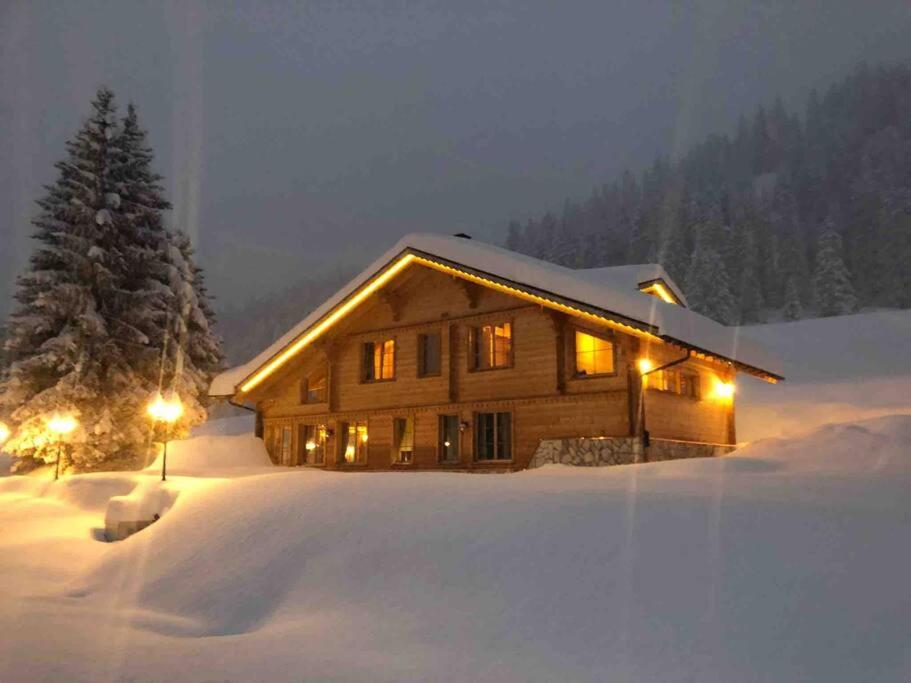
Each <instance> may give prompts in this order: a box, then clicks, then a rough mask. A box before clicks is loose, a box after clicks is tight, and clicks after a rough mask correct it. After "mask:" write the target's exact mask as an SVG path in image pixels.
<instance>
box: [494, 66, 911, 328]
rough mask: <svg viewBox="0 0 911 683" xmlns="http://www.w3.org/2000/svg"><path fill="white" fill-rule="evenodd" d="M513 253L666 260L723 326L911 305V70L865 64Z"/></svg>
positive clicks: (532, 231) (622, 187)
mask: <svg viewBox="0 0 911 683" xmlns="http://www.w3.org/2000/svg"><path fill="white" fill-rule="evenodd" d="M506 246H507V247H508V248H509V249H512V250H515V251H519V252H522V253H525V254H529V255H531V256H535V257H537V258H542V259H546V260H548V261H552V262H555V263H559V264H561V265H565V266H568V267H571V268H593V267H601V266H612V265H623V264H630V263H642V262H656V261H657V262H659V263H661V264H662V265H663V266H664V267H665V269H666V270H667V271H668V272H669V274H670V275H671V277H673V278H674V279H675V280H676V281H677V282H678V283H679V284H680V285H681V286H682V287H683V288H684V290H685V292H686V294H687V296H688V299H689V302H690V305H691V306H692V307H693V308H694V309H696V310H699V311H701V312H703V313H705V314H706V315H709V316H711V317H713V318H715V319H717V320H719V321H720V322H723V323H726V324H739V323H754V322H762V321H765V320H772V319H778V318H784V319H786V320H793V319H798V318H801V317H805V316H809V315H838V314H842V313H849V312H852V311H854V310H857V309H859V308H874V307H902V308H906V307H911V68H909V66H906V65H891V66H886V65H879V66H867V65H861V66H859V67H857V69H856V70H855V71H854V72H853V73H851V74H850V75H849V76H847V77H846V78H844V79H843V80H841V81H840V82H838V83H835V84H834V85H832V86H831V87H829V88H828V89H827V90H826V91H825V92H824V93H819V92H816V91H813V92H811V93H809V96H808V97H807V103H806V109H805V111H804V112H802V113H797V112H794V111H789V110H788V109H787V108H786V107H785V106H784V104H783V103H782V101H781V100H780V99H779V100H776V101H775V102H774V103H773V104H772V105H771V106H759V107H758V108H757V109H756V111H755V112H754V113H753V114H752V116H742V117H741V118H740V120H739V122H738V125H737V129H736V133H734V134H733V135H732V136H731V135H722V134H719V135H711V136H709V137H708V138H706V139H705V140H704V141H703V142H701V143H700V144H698V145H696V146H695V147H694V148H693V149H691V150H690V151H689V152H687V153H686V154H684V155H683V156H682V157H681V158H679V159H670V158H668V157H667V156H659V157H658V158H656V159H655V160H654V162H653V163H652V164H651V165H650V166H649V167H648V168H646V169H645V170H643V171H642V172H641V173H640V174H638V175H636V174H634V173H632V172H629V171H627V172H625V173H623V174H622V175H621V176H620V177H618V178H615V179H614V180H613V181H611V182H609V183H607V184H605V185H603V186H602V187H599V188H596V189H595V190H594V191H593V193H592V195H591V196H590V197H589V198H588V199H585V200H583V201H577V200H573V199H567V200H566V201H565V202H564V204H563V208H562V211H560V212H548V213H546V214H544V215H543V216H541V217H539V218H536V219H532V220H529V221H528V222H527V223H525V224H524V225H521V224H519V223H518V222H515V221H513V222H511V223H510V224H509V226H508V232H507V237H506Z"/></svg>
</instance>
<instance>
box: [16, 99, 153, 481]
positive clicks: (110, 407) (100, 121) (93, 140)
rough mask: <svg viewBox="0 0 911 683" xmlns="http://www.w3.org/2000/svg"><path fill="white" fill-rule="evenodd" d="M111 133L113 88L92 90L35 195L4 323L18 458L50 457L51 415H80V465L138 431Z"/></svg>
mask: <svg viewBox="0 0 911 683" xmlns="http://www.w3.org/2000/svg"><path fill="white" fill-rule="evenodd" d="M117 134H118V130H117V124H116V120H115V106H114V97H113V94H112V93H111V92H110V91H109V90H106V89H102V90H99V91H98V93H97V95H96V97H95V100H94V101H93V102H92V113H91V116H90V118H89V119H88V121H86V122H85V124H84V125H83V127H82V129H81V130H80V131H79V132H78V133H77V134H76V136H75V138H74V139H72V140H70V141H69V142H67V144H66V147H67V157H66V159H64V160H63V161H60V162H58V163H57V164H56V168H57V170H58V172H59V175H58V178H57V180H56V182H55V183H54V184H53V185H50V186H48V187H47V193H46V194H45V196H44V197H43V198H42V199H40V200H39V201H38V206H39V208H40V213H39V215H38V217H37V218H36V219H35V220H34V221H33V224H34V225H35V227H36V232H35V234H34V239H35V240H36V241H37V242H38V247H37V249H36V250H35V252H34V253H33V254H32V256H31V259H30V262H29V269H28V271H27V272H26V273H25V274H24V275H23V276H21V277H20V278H19V280H18V284H17V292H16V300H17V302H18V308H17V309H16V311H15V312H14V314H13V315H12V316H11V318H10V321H9V324H8V327H9V337H8V339H7V350H8V352H9V354H10V356H11V361H12V363H11V366H10V368H9V370H8V373H7V377H6V380H5V381H4V383H3V387H2V394H0V411H2V412H3V413H5V414H6V415H7V416H8V417H9V419H10V420H11V421H12V422H13V424H14V425H15V430H14V436H13V438H12V439H10V441H9V442H8V443H7V445H6V449H7V450H8V451H10V452H12V453H14V454H15V455H17V456H19V457H20V458H23V459H25V460H29V459H30V460H32V461H41V460H43V461H45V462H50V461H51V460H53V458H54V457H55V455H56V444H55V443H53V442H52V441H49V439H48V436H47V429H46V424H45V423H46V421H47V419H48V418H49V417H50V416H51V415H53V414H54V413H58V412H60V413H69V414H72V415H74V416H75V417H77V419H78V421H79V424H80V429H79V430H78V431H77V432H76V433H74V434H73V435H72V436H71V437H70V440H71V442H72V453H71V456H72V459H73V460H74V462H75V463H76V464H77V465H79V466H82V467H91V466H93V465H97V464H99V463H100V462H101V461H103V460H105V459H110V458H116V457H118V456H121V455H122V454H123V453H124V451H126V450H129V448H130V447H131V446H132V445H134V444H136V443H140V442H141V441H142V438H143V430H142V429H137V428H136V427H137V425H136V419H135V418H136V416H135V410H136V406H137V405H138V404H139V402H140V393H141V392H142V389H143V387H142V384H141V382H138V381H137V378H136V377H135V376H134V375H133V373H132V370H131V368H130V365H129V363H128V361H127V359H126V358H125V356H124V353H123V349H124V345H125V344H127V343H132V342H140V341H141V339H140V337H139V335H137V334H135V333H134V330H132V329H131V326H130V325H129V323H123V322H122V321H121V320H120V318H119V317H118V316H119V315H120V314H121V313H122V312H123V310H124V309H125V307H126V306H127V301H126V299H127V298H128V297H125V296H123V291H124V281H123V273H124V270H125V257H124V249H123V243H122V241H121V239H120V235H119V231H120V230H121V229H122V228H123V216H122V214H121V213H120V205H119V195H118V192H117V190H118V186H117V183H116V182H115V179H114V177H113V170H114V169H115V168H116V164H115V161H114V156H115V148H114V145H113V144H112V141H113V140H114V139H115V138H116V137H117ZM141 398H142V399H145V398H146V396H145V395H144V394H142V396H141Z"/></svg>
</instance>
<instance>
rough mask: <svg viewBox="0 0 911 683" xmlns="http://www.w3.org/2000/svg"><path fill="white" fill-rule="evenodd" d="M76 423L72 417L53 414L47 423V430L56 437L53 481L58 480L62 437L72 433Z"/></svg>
mask: <svg viewBox="0 0 911 683" xmlns="http://www.w3.org/2000/svg"><path fill="white" fill-rule="evenodd" d="M77 426H78V423H77V422H76V418H75V417H73V416H72V415H60V414H58V413H54V415H52V416H51V419H49V420H48V421H47V428H48V429H49V430H51V431H52V432H54V434H56V435H57V461H56V463H54V481H57V480H58V479H59V478H60V451H61V450H63V437H65V436H66V435H67V434H69V433H70V432H72V431H73V430H74V429H76V427H77Z"/></svg>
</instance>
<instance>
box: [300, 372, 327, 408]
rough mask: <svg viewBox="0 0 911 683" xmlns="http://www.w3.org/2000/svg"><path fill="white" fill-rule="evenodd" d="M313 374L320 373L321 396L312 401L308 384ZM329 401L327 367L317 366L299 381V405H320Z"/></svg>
mask: <svg viewBox="0 0 911 683" xmlns="http://www.w3.org/2000/svg"><path fill="white" fill-rule="evenodd" d="M315 375H321V376H322V378H323V382H324V385H323V398H322V399H321V400H318V401H313V400H311V399H310V385H311V382H310V380H311V378H312V377H314V376H315ZM328 401H329V369H328V368H326V367H323V368H317V369H316V370H314V371H313V372H311V373H310V374H308V375H307V376H305V377H304V378H302V379H301V382H300V403H301V405H305V406H307V405H320V404H322V403H328Z"/></svg>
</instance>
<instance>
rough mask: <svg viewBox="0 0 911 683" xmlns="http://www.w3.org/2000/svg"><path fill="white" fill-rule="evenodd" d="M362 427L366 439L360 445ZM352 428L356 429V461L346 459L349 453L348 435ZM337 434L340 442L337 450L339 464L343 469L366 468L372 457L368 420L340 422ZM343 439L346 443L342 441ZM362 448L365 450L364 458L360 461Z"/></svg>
mask: <svg viewBox="0 0 911 683" xmlns="http://www.w3.org/2000/svg"><path fill="white" fill-rule="evenodd" d="M362 426H363V428H364V435H365V436H366V439H364V440H363V441H361V443H360V444H359V443H358V436H359V434H360V428H361V427H362ZM342 427H344V429H343V428H342ZM351 427H354V460H348V459H347V458H346V457H345V456H346V454H347V452H348V435H349V433H350V431H351ZM336 434H337V442H338V443H337V448H336V453H337V457H338V464H339V465H340V466H342V467H365V466H366V465H367V462H368V460H369V457H370V449H369V447H370V424H369V422H368V420H366V419H363V420H359V419H354V420H340V421H339V423H338V429H337V430H336ZM343 438H344V441H342V439H343ZM361 448H363V455H364V457H363V460H358V454H359V453H360V452H361Z"/></svg>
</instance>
